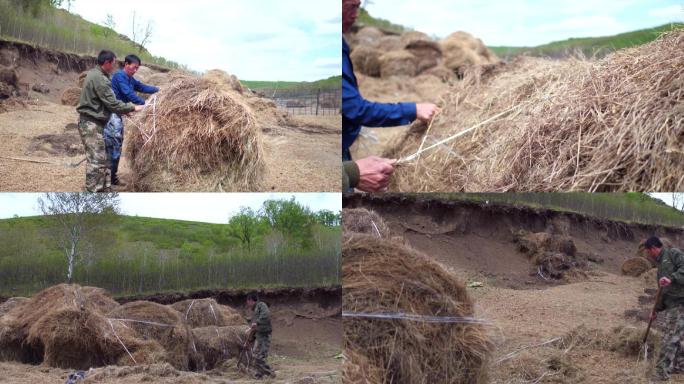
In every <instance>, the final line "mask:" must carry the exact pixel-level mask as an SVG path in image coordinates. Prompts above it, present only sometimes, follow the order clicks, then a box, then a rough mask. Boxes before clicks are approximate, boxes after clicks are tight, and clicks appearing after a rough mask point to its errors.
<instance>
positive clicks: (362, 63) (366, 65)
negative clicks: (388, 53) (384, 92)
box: [349, 45, 382, 77]
mask: <svg viewBox="0 0 684 384" xmlns="http://www.w3.org/2000/svg"><path fill="white" fill-rule="evenodd" d="M381 54H382V52H380V51H378V50H377V49H375V48H373V47H371V46H369V45H357V46H356V47H354V50H352V52H351V54H350V55H349V57H350V59H351V61H352V64H354V72H356V71H359V72H361V73H363V74H365V75H368V76H374V77H378V76H380V55H381Z"/></svg>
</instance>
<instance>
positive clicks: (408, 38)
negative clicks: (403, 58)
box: [399, 31, 432, 46]
mask: <svg viewBox="0 0 684 384" xmlns="http://www.w3.org/2000/svg"><path fill="white" fill-rule="evenodd" d="M399 38H400V39H401V42H402V43H403V44H404V46H407V45H410V44H412V43H415V42H416V41H432V39H431V38H430V36H428V35H427V34H425V33H423V32H420V31H406V32H404V33H402V34H401V36H400V37H399Z"/></svg>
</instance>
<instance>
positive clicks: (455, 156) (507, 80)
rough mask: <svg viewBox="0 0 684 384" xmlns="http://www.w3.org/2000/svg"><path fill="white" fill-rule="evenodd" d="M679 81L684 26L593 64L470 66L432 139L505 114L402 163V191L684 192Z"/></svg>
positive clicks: (406, 142)
mask: <svg viewBox="0 0 684 384" xmlns="http://www.w3.org/2000/svg"><path fill="white" fill-rule="evenodd" d="M443 50H444V47H443ZM682 79H684V32H683V31H679V32H672V33H669V34H667V35H665V36H663V37H662V38H660V39H658V40H657V41H655V42H652V43H650V44H647V45H643V46H641V47H637V48H633V49H626V50H622V51H618V52H616V53H614V54H612V55H610V56H608V57H606V58H604V59H602V60H600V61H596V62H589V61H582V60H577V59H568V60H563V61H551V60H544V59H532V58H519V59H516V60H514V61H513V62H512V63H510V64H507V65H505V66H496V67H492V68H488V69H487V70H483V68H479V69H477V70H475V69H472V70H469V71H467V73H466V75H465V80H464V81H463V82H459V83H457V84H455V85H454V87H453V89H452V90H451V92H449V94H448V95H446V96H445V97H446V100H445V101H446V102H445V107H444V109H443V112H442V114H440V116H439V117H438V119H437V121H436V122H435V123H434V125H433V126H432V130H431V132H430V134H429V135H430V138H429V139H428V141H427V142H428V143H430V142H434V141H435V140H439V139H445V138H447V137H450V136H452V135H454V134H456V133H459V132H461V131H463V130H464V129H466V128H469V127H473V126H475V125H476V124H478V123H482V122H484V121H487V120H488V119H490V118H492V117H494V116H497V115H499V114H502V113H503V115H502V116H501V117H500V118H498V119H496V120H494V121H493V122H491V123H489V124H487V125H485V126H483V127H481V128H479V129H476V130H474V131H472V132H471V133H469V134H466V135H465V136H463V137H461V138H459V139H457V140H455V141H451V142H448V143H447V144H445V145H442V146H440V147H438V148H437V149H435V150H432V151H430V152H426V153H424V154H423V155H422V156H421V158H420V160H419V161H412V162H409V163H407V164H405V165H406V167H404V168H403V169H405V171H403V172H397V173H396V174H395V177H394V179H393V180H394V182H395V184H394V189H396V190H399V191H412V192H427V191H450V192H456V191H468V192H476V191H490V192H491V191H501V192H505V191H559V190H563V191H571V190H581V191H635V190H637V191H648V190H654V191H655V190H664V191H665V190H672V191H674V190H680V189H682V188H683V187H684V177H682V173H681V169H682V166H684V157H683V156H682V154H681V151H680V150H679V149H678V148H682V147H683V146H684V138H683V137H684V136H683V135H682V132H683V130H684V102H683V101H684V81H683V80H682ZM505 112H506V113H505ZM421 141H422V135H415V134H413V135H407V136H406V137H405V138H404V139H403V140H401V141H400V142H398V143H397V145H396V146H395V147H394V148H393V149H391V150H389V151H388V152H387V153H385V156H389V157H393V158H396V157H399V158H403V157H406V156H409V155H412V154H414V153H415V152H416V151H417V149H418V147H419V146H420V143H421ZM415 175H421V177H420V178H418V177H415Z"/></svg>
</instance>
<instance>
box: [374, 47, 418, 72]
mask: <svg viewBox="0 0 684 384" xmlns="http://www.w3.org/2000/svg"><path fill="white" fill-rule="evenodd" d="M379 60H380V77H382V78H388V77H391V76H408V77H413V76H415V75H416V74H417V73H418V64H417V60H416V57H415V56H413V54H411V52H409V51H392V52H387V53H385V54H383V55H382V56H380V59H379Z"/></svg>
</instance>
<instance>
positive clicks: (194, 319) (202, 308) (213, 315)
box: [171, 299, 246, 328]
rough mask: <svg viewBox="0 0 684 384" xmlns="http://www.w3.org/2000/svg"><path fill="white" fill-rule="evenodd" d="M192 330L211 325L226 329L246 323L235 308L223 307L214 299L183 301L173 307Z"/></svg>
mask: <svg viewBox="0 0 684 384" xmlns="http://www.w3.org/2000/svg"><path fill="white" fill-rule="evenodd" d="M171 307H172V308H173V309H175V310H176V311H178V312H179V313H180V314H181V317H182V318H183V320H184V321H185V323H186V324H188V326H190V327H191V328H201V327H208V326H210V325H213V326H218V327H225V326H229V325H241V324H245V323H246V321H245V319H244V318H243V317H242V315H240V313H239V312H238V311H236V310H234V309H233V308H230V307H228V306H225V305H221V304H219V303H217V302H216V300H214V299H191V300H183V301H179V302H176V303H173V304H172V305H171Z"/></svg>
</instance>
